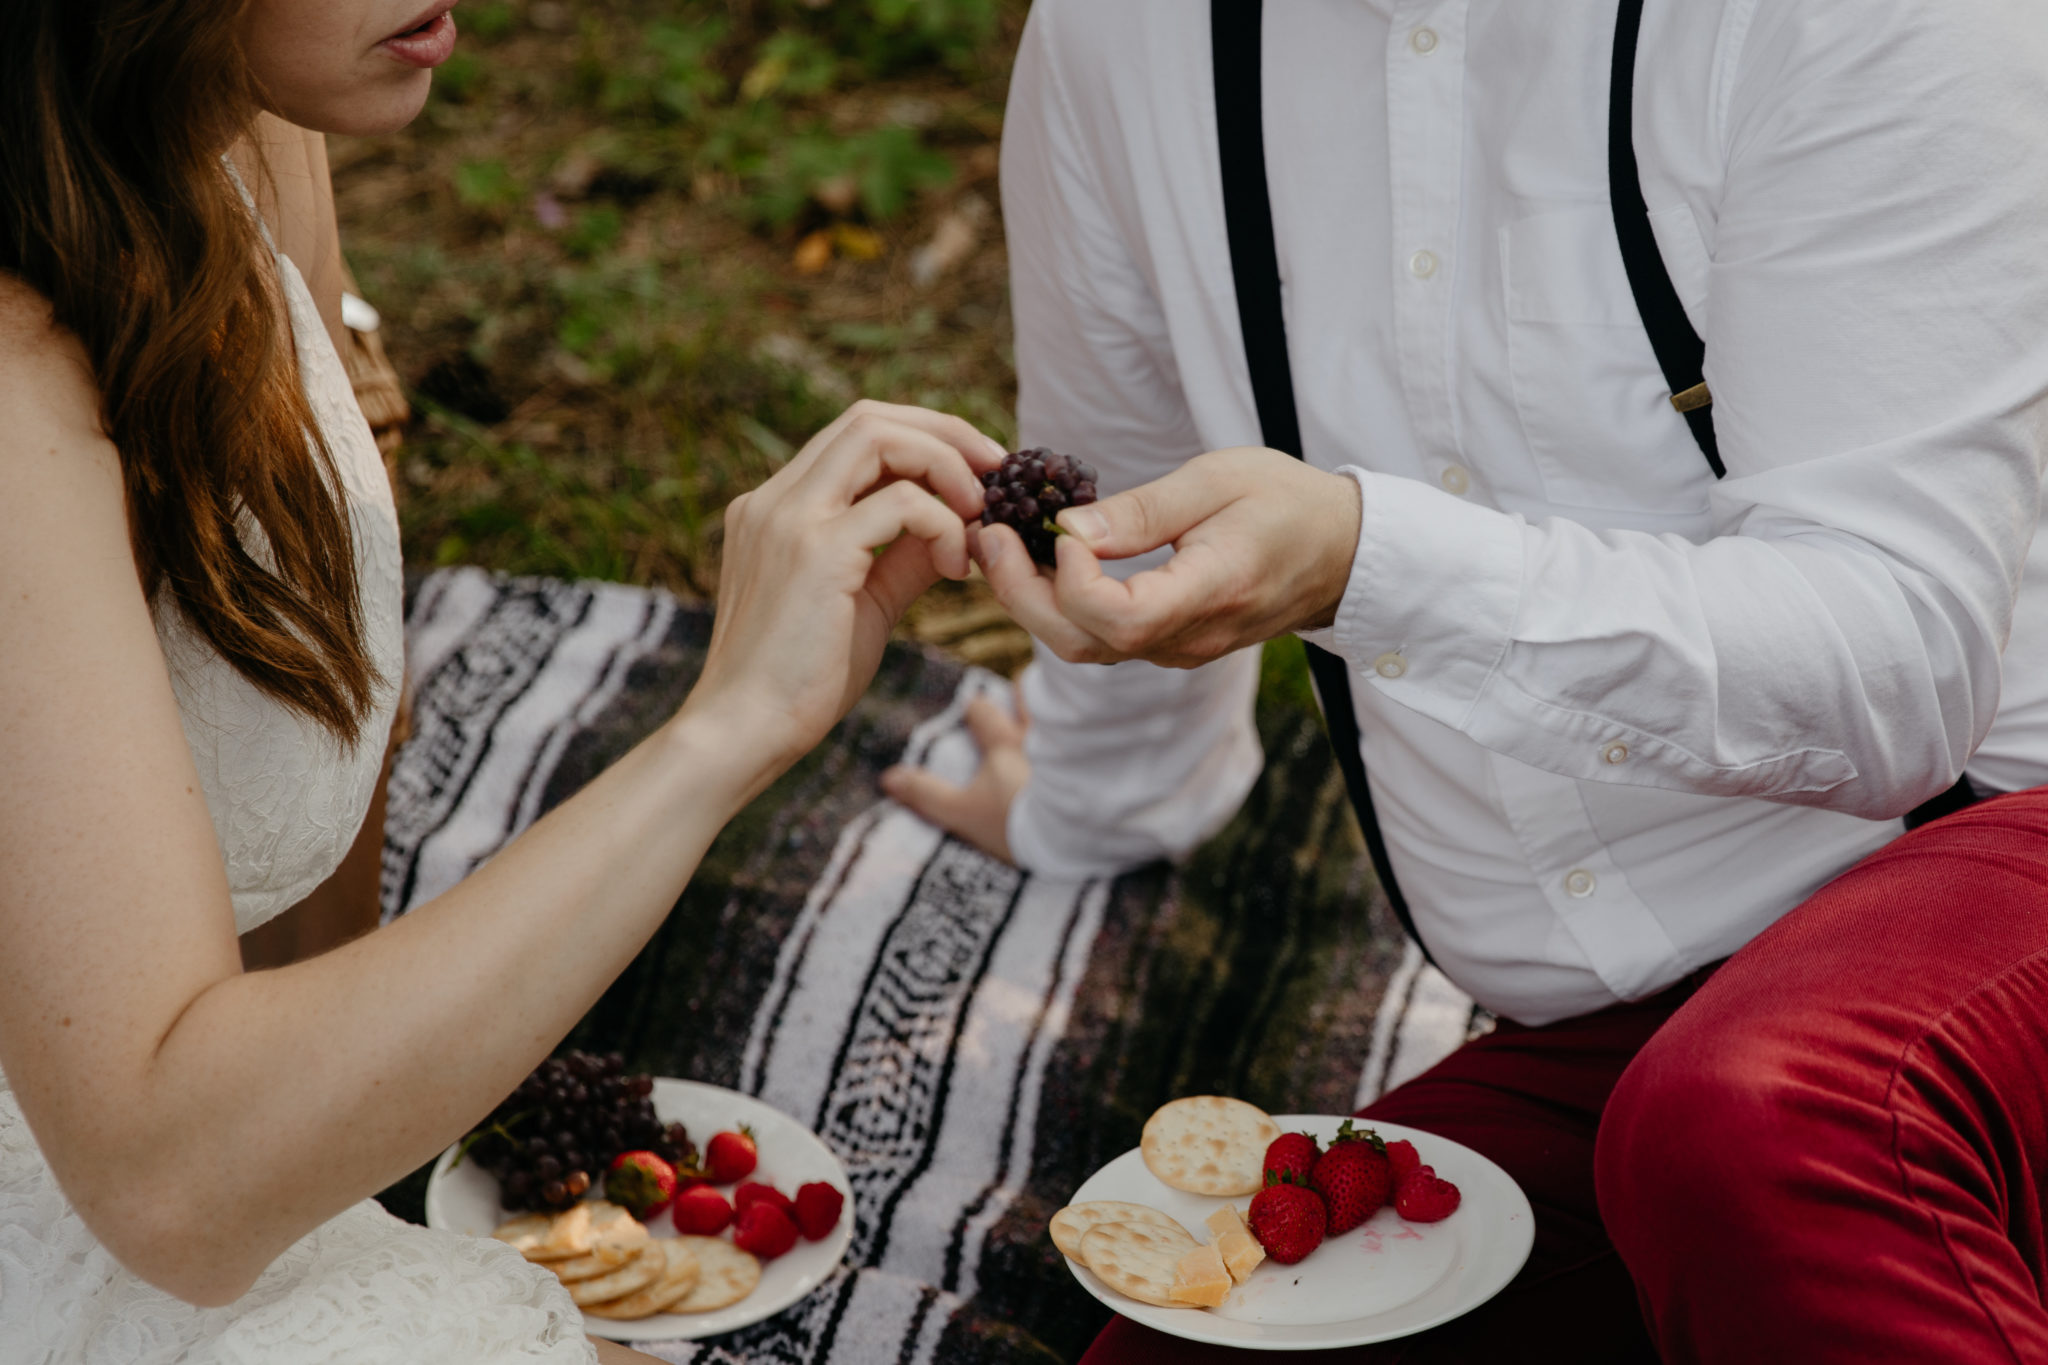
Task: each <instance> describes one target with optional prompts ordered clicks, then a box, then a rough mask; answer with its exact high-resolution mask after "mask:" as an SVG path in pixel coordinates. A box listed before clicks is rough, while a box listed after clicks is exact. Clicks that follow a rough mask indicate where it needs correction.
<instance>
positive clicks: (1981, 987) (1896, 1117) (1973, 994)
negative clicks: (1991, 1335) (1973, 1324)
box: [1884, 949, 2048, 1365]
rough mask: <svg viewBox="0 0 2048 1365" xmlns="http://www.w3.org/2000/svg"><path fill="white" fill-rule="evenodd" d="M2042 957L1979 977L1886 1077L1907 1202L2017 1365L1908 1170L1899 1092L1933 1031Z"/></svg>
mask: <svg viewBox="0 0 2048 1365" xmlns="http://www.w3.org/2000/svg"><path fill="white" fill-rule="evenodd" d="M2042 961H2048V949H2042V950H2040V951H2037V952H2033V953H2029V954H2028V955H2027V956H2025V957H2023V958H2020V959H2019V960H2017V961H2015V962H2010V963H2007V964H2006V966H2005V967H2003V968H2001V969H2000V970H1999V972H1998V973H1997V975H1995V976H1991V977H1987V978H1985V979H1984V980H1982V981H1979V982H1978V983H1977V985H1976V986H1975V987H1974V988H1973V989H1972V990H1971V991H1970V992H1969V993H1968V994H1967V995H1964V996H1963V997H1961V998H1960V999H1957V1000H1954V1001H1952V1002H1950V1004H1949V1006H1948V1008H1947V1009H1944V1010H1943V1011H1942V1012H1941V1013H1940V1014H1938V1015H1936V1016H1934V1017H1933V1018H1932V1019H1930V1020H1928V1021H1927V1022H1926V1023H1925V1024H1924V1025H1923V1026H1922V1027H1921V1029H1920V1031H1919V1032H1918V1033H1917V1034H1915V1035H1914V1037H1913V1040H1912V1041H1911V1042H1909V1043H1908V1044H1906V1046H1905V1047H1903V1048H1901V1049H1900V1050H1899V1056H1898V1060H1897V1061H1895V1062H1894V1063H1893V1064H1892V1070H1891V1075H1890V1076H1889V1077H1887V1078H1886V1082H1885V1090H1884V1107H1885V1112H1886V1113H1888V1114H1889V1115H1890V1116H1891V1123H1892V1144H1891V1145H1892V1167H1893V1170H1894V1171H1895V1172H1896V1173H1897V1175H1898V1180H1899V1192H1900V1194H1901V1195H1902V1196H1904V1198H1905V1200H1906V1202H1907V1203H1909V1204H1911V1205H1912V1206H1913V1207H1914V1208H1916V1209H1918V1210H1919V1211H1920V1214H1921V1216H1922V1217H1923V1218H1925V1219H1926V1220H1927V1221H1928V1222H1929V1223H1931V1224H1933V1226H1934V1232H1935V1236H1936V1237H1937V1238H1939V1239H1940V1242H1941V1250H1942V1254H1943V1255H1945V1256H1947V1257H1948V1261H1949V1265H1950V1267H1951V1268H1952V1269H1953V1270H1954V1271H1955V1275H1956V1279H1957V1280H1959V1281H1960V1282H1961V1283H1962V1286H1963V1288H1964V1289H1965V1290H1966V1291H1967V1292H1968V1293H1969V1295H1970V1301H1971V1302H1973V1303H1975V1304H1976V1305H1977V1309H1978V1311H1979V1312H1981V1313H1983V1315H1984V1320H1985V1321H1986V1322H1988V1323H1990V1325H1991V1329H1992V1330H1993V1331H1994V1332H1996V1333H1997V1334H1998V1339H1999V1341H2000V1342H2002V1343H2004V1345H2005V1351H2006V1354H2007V1356H2009V1357H2010V1358H2011V1359H2012V1360H2013V1361H2014V1362H2015V1365H2023V1357H2022V1356H2021V1355H2020V1352H2019V1348H2018V1346H2017V1345H2016V1344H2015V1343H2014V1342H2013V1340H2012V1338H2011V1336H2009V1335H2008V1334H2007V1332H2006V1330H2005V1324H2004V1322H2002V1321H2001V1320H2000V1319H1999V1316H1998V1314H1997V1313H1995V1312H1993V1311H1992V1308H1991V1305H1990V1304H1988V1303H1986V1302H1985V1301H1984V1296H1983V1295H1982V1294H1981V1293H1980V1292H1978V1288H1977V1282H1976V1280H1975V1279H1974V1278H1973V1277H1972V1276H1971V1274H1970V1272H1969V1269H1968V1267H1967V1266H1966V1265H1965V1263H1964V1261H1965V1258H1964V1257H1963V1256H1962V1255H1961V1253H1959V1252H1958V1251H1957V1249H1956V1246H1955V1243H1954V1242H1953V1241H1952V1240H1951V1239H1950V1237H1949V1232H1948V1224H1947V1223H1946V1221H1945V1220H1943V1219H1942V1218H1941V1217H1939V1216H1938V1215H1937V1214H1935V1212H1934V1211H1933V1210H1932V1209H1930V1208H1928V1207H1927V1205H1926V1203H1925V1202H1924V1201H1923V1200H1922V1199H1921V1198H1920V1196H1919V1194H1918V1193H1917V1192H1916V1191H1915V1190H1914V1188H1913V1179H1912V1176H1911V1174H1910V1172H1909V1171H1908V1162H1907V1159H1906V1154H1905V1122H1906V1120H1905V1116H1904V1115H1903V1114H1902V1113H1901V1112H1900V1107H1899V1103H1898V1098H1897V1096H1898V1091H1899V1087H1900V1086H1901V1085H1902V1084H1903V1082H1904V1073H1905V1069H1906V1064H1907V1062H1908V1061H1910V1060H1911V1059H1912V1057H1913V1055H1914V1054H1915V1053H1916V1052H1918V1051H1919V1050H1920V1049H1921V1047H1922V1046H1923V1045H1924V1044H1925V1043H1926V1042H1927V1038H1928V1035H1929V1034H1932V1033H1934V1032H1935V1031H1936V1030H1938V1029H1940V1028H1941V1027H1943V1026H1944V1025H1945V1024H1947V1023H1948V1022H1949V1021H1950V1020H1951V1019H1953V1018H1955V1016H1956V1015H1957V1013H1959V1012H1960V1011H1961V1010H1962V1009H1963V1008H1964V1006H1966V1005H1968V1004H1970V1003H1971V1002H1972V1001H1974V1000H1976V999H1977V998H1979V997H1980V996H1982V995H1984V994H1985V993H1986V992H1987V991H1989V990H1991V989H1992V988H1993V987H1995V986H1997V985H2000V984H2002V983H2003V982H2004V981H2005V980H2006V979H2008V978H2009V977H2011V976H2012V975H2013V974H2015V973H2017V972H2019V971H2021V970H2023V969H2025V968H2027V967H2030V966H2033V965H2035V964H2037V963H2040V962H2042Z"/></svg>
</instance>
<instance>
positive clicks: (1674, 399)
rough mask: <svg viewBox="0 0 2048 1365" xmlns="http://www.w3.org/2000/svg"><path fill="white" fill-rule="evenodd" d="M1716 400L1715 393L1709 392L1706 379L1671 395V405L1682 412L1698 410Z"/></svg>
mask: <svg viewBox="0 0 2048 1365" xmlns="http://www.w3.org/2000/svg"><path fill="white" fill-rule="evenodd" d="M1713 401H1714V395H1713V394H1711V393H1708V392H1707V384H1706V381H1705V380H1701V381H1700V382H1699V383H1697V384H1695V385H1693V386H1692V387H1691V388H1689V389H1683V390H1681V391H1679V392H1678V393H1674V394H1672V395H1671V406H1672V407H1674V408H1677V409H1678V410H1679V411H1680V412H1698V411H1699V410H1700V409H1701V408H1703V407H1705V406H1707V404H1709V403H1711V402H1713Z"/></svg>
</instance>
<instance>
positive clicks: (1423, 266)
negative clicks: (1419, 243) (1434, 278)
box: [1408, 251, 1436, 280]
mask: <svg viewBox="0 0 2048 1365" xmlns="http://www.w3.org/2000/svg"><path fill="white" fill-rule="evenodd" d="M1408 273H1409V274H1411V275H1413V276H1415V278H1416V279H1418V280H1426V279H1428V278H1429V277H1430V276H1431V275H1434V274H1436V253H1435V252H1434V251H1418V252H1416V253H1415V254H1414V255H1413V256H1410V257H1409V258H1408Z"/></svg>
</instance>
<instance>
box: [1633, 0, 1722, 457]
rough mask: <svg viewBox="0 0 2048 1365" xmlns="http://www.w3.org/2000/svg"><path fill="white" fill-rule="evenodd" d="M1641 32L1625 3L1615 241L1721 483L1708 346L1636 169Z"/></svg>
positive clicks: (1637, 3)
mask: <svg viewBox="0 0 2048 1365" xmlns="http://www.w3.org/2000/svg"><path fill="white" fill-rule="evenodd" d="M1642 27H1643V0H1621V12H1620V13H1619V14H1618V15H1616V16H1615V20H1614V70H1613V73H1612V76H1611V77H1610V79H1609V82H1608V86H1607V92H1608V93H1607V197H1608V198H1609V199H1610V200H1612V201H1613V204H1614V236H1615V240H1616V241H1618V242H1620V243H1621V263H1622V265H1623V266H1624V267H1626V268H1627V270H1628V287H1629V292H1630V293H1632V294H1634V295H1635V296H1636V312H1637V313H1639V314H1641V315H1642V319H1643V330H1645V331H1647V332H1648V333H1649V334H1650V349H1651V350H1653V351H1655V352H1656V353H1657V365H1658V367H1659V368H1661V369H1662V370H1663V371H1664V382H1665V383H1667V384H1669V385H1670V386H1671V406H1672V407H1674V408H1677V409H1678V410H1679V411H1680V412H1682V413H1684V414H1685V424H1686V425H1687V426H1689V427H1691V428H1692V438H1693V439H1694V440H1695V441H1698V442H1699V443H1700V453H1701V454H1702V455H1705V456H1706V457H1707V467H1708V468H1709V469H1711V470H1713V471H1714V477H1715V478H1717V479H1720V478H1726V477H1727V475H1728V470H1727V468H1726V467H1725V466H1723V465H1722V463H1721V447H1720V444H1719V443H1718V442H1717V441H1716V440H1715V439H1714V412H1713V409H1712V408H1711V407H1710V406H1708V405H1709V404H1711V403H1712V402H1713V401H1714V399H1713V395H1712V394H1710V393H1708V392H1707V375H1706V363H1705V362H1706V355H1707V346H1706V343H1705V342H1703V341H1701V340H1700V334H1699V333H1698V332H1695V331H1694V330H1693V329H1692V319H1690V318H1688V317H1686V315H1685V305H1683V304H1681V303H1680V302H1679V301H1678V291H1677V290H1676V289H1674V288H1672V286H1671V273H1670V272H1669V271H1668V270H1666V269H1665V268H1664V257H1663V255H1662V254H1661V253H1660V252H1659V251H1658V250H1657V234H1656V233H1655V232H1653V231H1652V230H1651V228H1650V206H1649V205H1648V204H1645V203H1644V202H1643V181H1642V176H1641V175H1640V174H1638V172H1637V169H1636V144H1635V99H1634V96H1635V86H1636V35H1637V33H1639V32H1640V31H1641V30H1642Z"/></svg>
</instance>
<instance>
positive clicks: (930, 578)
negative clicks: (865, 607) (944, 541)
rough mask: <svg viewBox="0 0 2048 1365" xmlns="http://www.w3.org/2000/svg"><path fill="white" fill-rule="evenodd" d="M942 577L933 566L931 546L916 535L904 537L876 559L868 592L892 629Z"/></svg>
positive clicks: (871, 570) (870, 571)
mask: <svg viewBox="0 0 2048 1365" xmlns="http://www.w3.org/2000/svg"><path fill="white" fill-rule="evenodd" d="M941 576H942V575H941V574H940V573H939V570H938V568H937V566H936V565H934V564H933V563H932V547H931V546H929V545H927V544H926V543H925V542H924V541H922V540H919V539H918V538H917V537H916V536H903V537H901V538H900V539H898V540H897V542H896V543H895V544H894V545H891V546H890V547H889V548H888V549H886V550H884V551H882V553H881V554H879V555H877V556H876V557H875V566H874V567H873V568H872V569H869V570H868V593H869V594H870V595H871V596H872V597H873V598H874V599H875V602H876V604H877V605H879V606H880V607H881V609H882V613H883V615H885V616H887V617H888V618H889V623H890V625H891V626H892V627H893V626H894V624H895V623H896V622H897V621H899V620H901V619H902V617H903V613H904V612H906V611H908V610H910V604H911V603H912V602H915V601H916V600H917V599H918V598H920V597H922V596H923V595H924V591H925V589H926V588H929V587H930V586H931V585H932V584H934V583H936V582H938V581H939V579H940V577H941Z"/></svg>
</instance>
